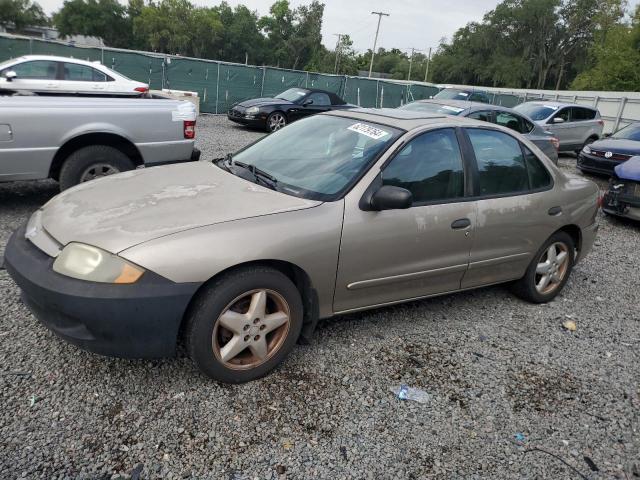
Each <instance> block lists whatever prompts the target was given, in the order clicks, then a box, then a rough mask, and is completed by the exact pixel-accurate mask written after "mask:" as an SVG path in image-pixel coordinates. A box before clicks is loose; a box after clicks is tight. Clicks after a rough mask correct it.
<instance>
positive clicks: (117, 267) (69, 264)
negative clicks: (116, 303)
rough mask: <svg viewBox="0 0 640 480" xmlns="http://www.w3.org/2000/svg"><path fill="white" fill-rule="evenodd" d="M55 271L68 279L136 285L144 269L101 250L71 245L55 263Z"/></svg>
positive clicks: (78, 244)
mask: <svg viewBox="0 0 640 480" xmlns="http://www.w3.org/2000/svg"><path fill="white" fill-rule="evenodd" d="M53 270H54V271H55V272H58V273H59V274H61V275H66V276H67V277H72V278H77V279H80V280H87V281H90V282H101V283H134V282H136V281H137V280H138V279H139V278H140V277H141V276H142V274H143V273H144V269H142V268H140V267H138V266H137V265H133V264H132V263H129V262H127V261H126V260H124V259H123V258H120V257H118V256H117V255H113V254H112V253H109V252H106V251H104V250H102V249H100V248H96V247H92V246H91V245H85V244H83V243H70V244H68V245H67V246H66V247H64V249H63V250H62V252H60V255H58V256H57V257H56V260H55V262H53Z"/></svg>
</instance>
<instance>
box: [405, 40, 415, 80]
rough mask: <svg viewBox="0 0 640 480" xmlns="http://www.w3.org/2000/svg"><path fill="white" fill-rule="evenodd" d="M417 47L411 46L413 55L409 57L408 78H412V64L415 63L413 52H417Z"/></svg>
mask: <svg viewBox="0 0 640 480" xmlns="http://www.w3.org/2000/svg"><path fill="white" fill-rule="evenodd" d="M415 51H416V48H414V47H411V56H410V57H409V73H408V74H407V80H411V66H412V65H413V54H414V53H415Z"/></svg>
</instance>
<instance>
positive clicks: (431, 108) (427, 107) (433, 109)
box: [400, 102, 464, 115]
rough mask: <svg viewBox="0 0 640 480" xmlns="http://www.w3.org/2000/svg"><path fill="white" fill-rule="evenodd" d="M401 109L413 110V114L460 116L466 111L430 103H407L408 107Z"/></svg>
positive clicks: (404, 106)
mask: <svg viewBox="0 0 640 480" xmlns="http://www.w3.org/2000/svg"><path fill="white" fill-rule="evenodd" d="M400 109H401V110H411V111H413V112H425V113H444V114H445V115H459V114H460V112H462V111H464V108H460V107H454V106H452V105H443V104H440V103H430V102H412V103H407V104H406V105H403V106H402V107H400Z"/></svg>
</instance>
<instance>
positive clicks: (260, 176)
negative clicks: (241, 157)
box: [230, 161, 278, 190]
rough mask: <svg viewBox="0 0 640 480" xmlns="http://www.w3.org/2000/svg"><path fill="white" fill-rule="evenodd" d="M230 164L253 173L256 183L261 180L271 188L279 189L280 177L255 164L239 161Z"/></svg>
mask: <svg viewBox="0 0 640 480" xmlns="http://www.w3.org/2000/svg"><path fill="white" fill-rule="evenodd" d="M230 165H231V166H233V167H236V166H237V167H240V168H243V169H245V170H247V171H249V172H250V173H251V174H252V175H253V178H255V180H256V183H258V182H259V183H261V184H262V185H263V186H265V187H267V188H270V189H271V190H277V189H278V179H277V178H275V177H274V176H273V175H270V174H268V173H267V172H265V171H264V170H260V169H259V168H258V167H256V166H255V165H251V164H248V163H244V162H237V161H231V164H230Z"/></svg>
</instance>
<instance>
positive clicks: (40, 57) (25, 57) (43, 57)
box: [12, 55, 104, 67]
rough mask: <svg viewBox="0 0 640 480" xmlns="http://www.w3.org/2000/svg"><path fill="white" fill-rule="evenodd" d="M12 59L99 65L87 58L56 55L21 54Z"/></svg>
mask: <svg viewBox="0 0 640 480" xmlns="http://www.w3.org/2000/svg"><path fill="white" fill-rule="evenodd" d="M12 60H14V61H18V60H20V61H26V60H51V61H53V62H69V63H78V64H80V65H89V66H91V67H96V66H101V67H103V66H104V65H102V64H101V63H100V62H90V61H87V60H80V59H79V58H70V57H58V56H56V55H23V56H21V57H16V58H13V59H12Z"/></svg>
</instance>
